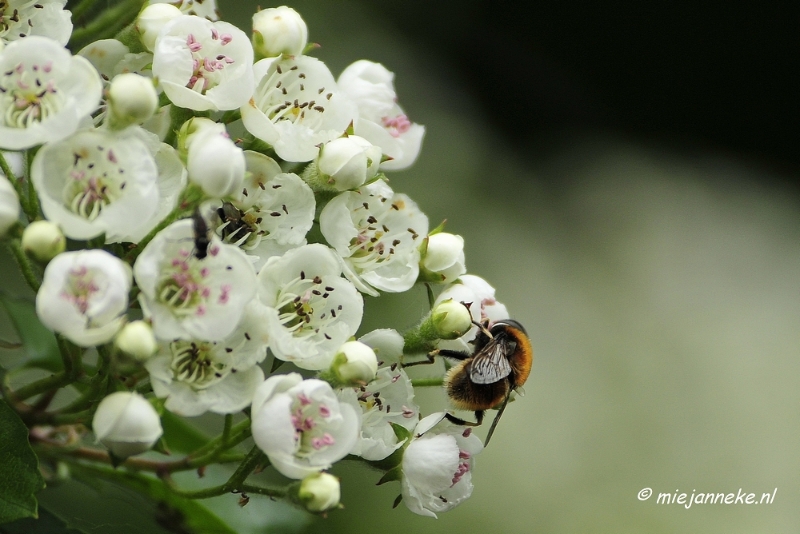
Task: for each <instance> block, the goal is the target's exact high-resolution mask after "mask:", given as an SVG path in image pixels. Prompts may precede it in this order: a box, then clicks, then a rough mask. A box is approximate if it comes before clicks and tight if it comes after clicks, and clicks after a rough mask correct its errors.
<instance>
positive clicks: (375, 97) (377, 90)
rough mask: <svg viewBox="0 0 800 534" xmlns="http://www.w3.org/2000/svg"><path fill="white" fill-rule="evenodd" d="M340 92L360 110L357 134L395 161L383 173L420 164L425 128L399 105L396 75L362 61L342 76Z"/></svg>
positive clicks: (382, 67) (384, 168)
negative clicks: (407, 114) (415, 121)
mask: <svg viewBox="0 0 800 534" xmlns="http://www.w3.org/2000/svg"><path fill="white" fill-rule="evenodd" d="M338 84H339V89H340V90H341V91H342V92H343V93H344V94H345V95H347V97H348V98H350V100H352V101H353V102H355V103H356V105H357V106H358V119H357V120H356V121H355V133H356V135H359V136H361V137H363V138H364V139H366V140H367V141H369V142H370V143H372V144H373V145H377V146H379V147H381V150H382V151H383V153H384V154H386V155H387V156H389V157H390V158H391V159H390V160H388V161H385V162H383V163H382V164H381V169H382V170H387V171H388V170H401V169H405V168H408V167H410V166H411V165H412V164H413V163H414V161H416V159H417V156H418V155H419V151H420V147H421V145H422V138H423V137H424V136H425V127H424V126H421V125H419V124H416V123H413V122H411V120H410V119H409V118H408V117H407V116H406V114H405V113H404V112H403V109H402V108H401V107H400V106H399V105H398V104H397V94H396V93H395V90H394V73H393V72H391V71H389V70H387V69H386V67H384V66H383V65H381V64H380V63H374V62H372V61H367V60H366V59H362V60H359V61H356V62H355V63H353V64H351V65H350V66H348V67H347V68H346V69H344V71H342V73H341V74H340V75H339V79H338Z"/></svg>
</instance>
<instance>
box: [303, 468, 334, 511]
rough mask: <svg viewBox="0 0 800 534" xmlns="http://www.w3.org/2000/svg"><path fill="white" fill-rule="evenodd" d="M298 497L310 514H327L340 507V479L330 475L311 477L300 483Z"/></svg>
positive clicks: (320, 474) (321, 474)
mask: <svg viewBox="0 0 800 534" xmlns="http://www.w3.org/2000/svg"><path fill="white" fill-rule="evenodd" d="M297 497H298V499H299V500H300V502H301V503H303V506H305V507H306V510H308V511H309V512H326V511H328V510H330V509H332V508H336V507H337V506H339V499H340V498H341V489H340V487H339V479H338V478H337V477H335V476H333V475H331V474H330V473H316V474H313V475H309V476H307V477H306V478H304V479H303V481H302V482H301V483H300V489H299V490H298V492H297Z"/></svg>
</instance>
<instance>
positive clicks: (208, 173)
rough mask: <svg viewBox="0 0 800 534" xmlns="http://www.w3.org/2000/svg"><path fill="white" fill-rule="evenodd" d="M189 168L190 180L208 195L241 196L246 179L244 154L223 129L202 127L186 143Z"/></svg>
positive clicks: (220, 196) (216, 196)
mask: <svg viewBox="0 0 800 534" xmlns="http://www.w3.org/2000/svg"><path fill="white" fill-rule="evenodd" d="M187 144H188V152H187V156H186V169H187V170H188V171H189V181H191V182H194V183H196V184H197V185H199V186H200V187H201V188H203V191H205V192H206V194H207V195H208V196H210V197H214V198H223V197H227V196H230V195H234V194H238V193H239V192H240V191H241V190H242V181H243V180H244V172H245V159H244V152H243V151H242V149H241V148H239V147H238V146H236V145H235V144H234V142H233V141H231V139H230V137H228V134H227V132H225V130H224V129H222V130H221V131H220V129H218V128H214V127H201V128H200V129H199V130H197V131H196V132H195V133H192V134H190V136H189V139H188V140H187Z"/></svg>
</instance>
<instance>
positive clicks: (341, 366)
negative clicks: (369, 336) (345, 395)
mask: <svg viewBox="0 0 800 534" xmlns="http://www.w3.org/2000/svg"><path fill="white" fill-rule="evenodd" d="M331 370H332V371H333V372H334V373H335V375H336V377H337V378H338V380H339V381H340V382H342V383H344V384H348V385H351V386H353V385H358V384H362V383H364V384H366V383H367V382H369V381H371V380H372V379H374V378H375V374H376V373H377V372H378V358H377V357H376V356H375V351H374V350H372V348H371V347H370V346H369V345H366V344H364V343H362V342H360V341H348V342H346V343H345V344H344V345H342V346H341V347H340V348H339V352H337V353H336V356H335V357H334V359H333V365H331Z"/></svg>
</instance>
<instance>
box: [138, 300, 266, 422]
mask: <svg viewBox="0 0 800 534" xmlns="http://www.w3.org/2000/svg"><path fill="white" fill-rule="evenodd" d="M265 323H266V321H265V319H264V307H263V306H262V305H261V304H259V303H258V302H257V301H255V300H253V301H250V303H249V304H248V305H247V306H246V307H245V313H244V315H243V317H242V320H241V321H240V322H239V324H238V325H237V327H236V329H235V330H234V331H233V332H232V333H231V334H230V335H228V336H227V337H226V338H225V339H223V340H222V341H218V342H213V341H199V340H186V339H183V340H181V339H176V340H174V341H171V342H162V343H161V344H160V345H159V351H158V353H157V354H156V355H155V356H153V357H152V358H150V359H149V360H147V362H146V363H145V367H146V368H147V370H148V371H149V372H150V382H151V383H152V385H153V392H155V394H156V396H157V397H161V398H166V399H167V401H166V404H165V406H166V408H167V409H168V410H169V411H171V412H173V413H176V414H178V415H184V416H195V415H200V414H202V413H205V412H206V411H211V412H214V413H223V414H226V413H234V412H238V411H240V410H242V409H243V408H245V407H247V406H249V405H250V402H251V401H252V399H253V393H254V392H255V390H256V387H257V386H258V385H259V384H261V383H262V382H263V381H264V372H263V371H262V370H261V368H260V367H258V365H256V364H258V363H260V362H261V361H263V360H264V358H265V357H266V355H267V342H268V341H269V337H268V335H267V332H266V328H265V326H264V325H265Z"/></svg>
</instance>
